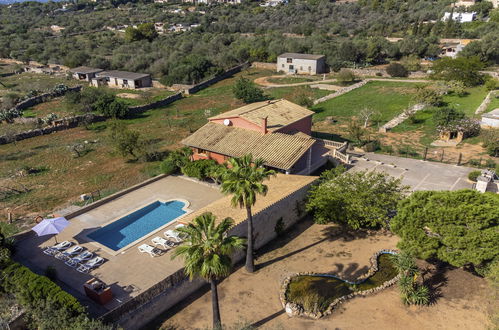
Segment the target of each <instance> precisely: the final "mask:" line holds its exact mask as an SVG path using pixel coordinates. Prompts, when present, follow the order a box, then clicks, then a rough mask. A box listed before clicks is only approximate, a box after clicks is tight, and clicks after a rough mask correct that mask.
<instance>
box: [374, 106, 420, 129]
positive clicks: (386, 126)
mask: <svg viewBox="0 0 499 330" xmlns="http://www.w3.org/2000/svg"><path fill="white" fill-rule="evenodd" d="M424 108H425V106H424V104H420V103H419V104H415V105H413V106H412V107H410V108H409V109H407V110H406V111H404V112H402V113H401V114H400V115H398V116H397V117H395V118H393V119H392V120H390V121H389V122H387V123H386V124H384V125H383V126H381V127H380V128H379V131H380V132H381V133H386V132H387V131H388V130H391V129H392V128H394V127H395V126H397V125H399V124H400V123H402V122H403V121H404V120H406V119H407V118H409V114H410V113H416V112H417V111H420V110H423V109H424Z"/></svg>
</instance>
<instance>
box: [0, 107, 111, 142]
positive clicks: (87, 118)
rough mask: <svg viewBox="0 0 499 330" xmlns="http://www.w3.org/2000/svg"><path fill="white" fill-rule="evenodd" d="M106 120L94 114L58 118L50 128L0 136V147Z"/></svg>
mask: <svg viewBox="0 0 499 330" xmlns="http://www.w3.org/2000/svg"><path fill="white" fill-rule="evenodd" d="M104 120H106V117H104V116H100V115H94V114H87V115H80V116H75V117H67V118H60V119H57V120H54V121H53V122H52V125H51V126H47V127H42V128H37V129H32V130H29V131H25V132H21V133H17V134H13V135H2V136H0V145H1V144H7V143H11V142H15V141H21V140H25V139H29V138H32V137H35V136H40V135H46V134H50V133H53V132H58V131H63V130H66V129H70V128H74V127H77V126H78V125H80V123H82V122H86V123H95V122H99V121H104Z"/></svg>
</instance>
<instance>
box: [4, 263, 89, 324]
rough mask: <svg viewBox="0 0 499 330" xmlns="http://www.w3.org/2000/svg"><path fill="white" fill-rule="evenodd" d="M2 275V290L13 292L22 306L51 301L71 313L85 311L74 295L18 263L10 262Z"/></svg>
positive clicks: (29, 306)
mask: <svg viewBox="0 0 499 330" xmlns="http://www.w3.org/2000/svg"><path fill="white" fill-rule="evenodd" d="M2 275H3V276H2V277H3V281H2V286H3V288H4V290H5V291H7V292H9V293H12V294H14V295H15V296H16V298H17V300H18V301H19V302H20V303H21V304H22V305H23V306H27V307H28V308H34V307H36V306H38V305H39V304H40V303H42V302H43V301H51V302H53V303H54V305H55V306H57V307H58V308H66V309H67V310H68V311H69V312H70V313H71V314H72V315H76V314H80V313H83V312H84V311H85V309H84V308H83V306H82V305H80V303H79V302H78V300H76V298H75V297H73V296H72V295H70V294H69V293H67V292H65V291H63V290H62V289H61V288H60V287H59V286H58V285H57V284H55V283H54V282H52V281H51V280H49V279H48V278H47V277H45V276H41V275H37V274H35V273H33V272H32V271H31V270H29V269H28V268H26V267H24V266H22V265H20V264H18V263H15V262H14V263H12V264H10V265H9V266H8V267H6V268H5V269H4V270H3V271H2Z"/></svg>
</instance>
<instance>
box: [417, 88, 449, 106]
mask: <svg viewBox="0 0 499 330" xmlns="http://www.w3.org/2000/svg"><path fill="white" fill-rule="evenodd" d="M413 98H414V101H415V102H417V103H422V104H426V105H432V106H440V105H441V104H442V102H443V99H442V95H440V93H439V92H438V91H436V90H434V89H432V88H429V87H426V86H416V94H414V97H413Z"/></svg>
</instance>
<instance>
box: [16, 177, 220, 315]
mask: <svg viewBox="0 0 499 330" xmlns="http://www.w3.org/2000/svg"><path fill="white" fill-rule="evenodd" d="M221 197H222V195H221V194H220V192H219V191H218V189H217V188H214V187H212V186H209V185H207V184H203V183H198V182H195V181H193V180H190V179H187V178H183V177H176V176H168V177H166V178H163V179H160V180H158V181H156V182H153V183H151V184H148V185H146V186H144V187H142V188H139V189H137V190H135V191H132V192H130V193H127V194H126V195H124V196H121V197H119V198H117V199H115V200H112V201H110V202H108V203H105V204H103V205H101V206H99V207H97V208H95V209H92V210H90V211H88V212H86V213H84V214H82V215H80V216H77V217H75V218H72V219H71V220H70V222H71V224H70V225H69V226H68V227H67V228H66V229H65V230H64V231H63V232H62V233H61V234H60V235H58V236H57V239H58V241H59V242H61V241H63V240H69V241H72V242H74V243H78V244H79V245H81V246H83V247H85V248H86V249H88V250H89V251H91V252H94V254H96V255H98V256H101V257H103V258H105V259H106V262H105V263H104V264H103V265H101V266H100V267H99V268H97V269H95V270H93V271H92V272H91V273H90V274H81V273H79V272H77V271H76V270H74V269H72V268H70V267H68V266H66V265H65V264H64V262H62V261H60V260H57V259H55V258H54V257H50V256H47V255H45V254H44V253H42V250H43V249H44V248H45V247H47V246H51V245H53V244H54V238H52V236H42V237H37V236H36V234H35V233H34V232H31V234H30V235H29V236H28V238H27V239H24V240H22V241H20V242H18V252H17V253H16V259H17V260H18V261H19V262H21V263H22V264H25V265H26V266H28V267H29V268H31V269H32V270H34V271H35V272H38V273H42V274H43V272H44V271H45V269H46V268H47V266H50V265H51V266H54V267H55V268H56V270H57V275H58V278H59V280H60V281H62V282H63V283H62V286H63V288H64V289H66V290H67V291H69V292H70V293H72V294H74V295H76V296H78V297H80V298H82V297H81V296H80V295H79V294H81V295H84V291H83V283H85V282H86V281H87V280H89V279H90V278H92V277H97V278H99V279H100V280H102V281H104V282H105V283H106V284H108V285H111V287H112V291H113V293H114V295H115V299H114V300H113V301H112V302H110V303H108V304H107V305H106V306H104V308H98V307H97V305H95V304H92V303H90V302H88V301H86V300H85V301H84V302H87V305H89V307H90V310H91V312H93V314H102V313H104V312H106V311H107V310H110V309H113V308H114V307H116V306H118V305H119V304H121V303H122V302H125V301H127V300H129V299H130V298H131V297H134V296H136V295H138V294H139V293H141V292H143V291H144V290H146V289H148V288H149V287H151V286H152V285H154V284H156V283H157V282H159V281H161V280H163V279H164V278H165V277H167V276H168V275H170V274H172V273H174V272H176V271H177V270H179V269H180V268H181V267H182V265H183V263H182V261H181V260H180V259H179V260H171V257H170V255H171V253H165V254H164V255H162V256H160V257H156V258H152V257H150V256H149V255H148V254H145V253H141V252H139V251H138V249H137V246H138V245H140V244H143V243H148V244H151V239H152V238H153V237H155V236H162V235H163V232H164V229H162V230H160V231H158V232H156V233H154V232H153V233H151V234H149V235H148V236H145V237H143V239H142V240H141V241H139V242H137V243H136V244H134V245H133V246H131V247H129V248H126V250H125V251H124V252H122V253H119V254H116V253H110V251H111V250H108V251H106V250H107V249H105V248H103V247H102V246H101V245H98V244H96V243H95V242H91V241H89V239H87V238H86V235H87V234H88V233H89V232H91V231H93V230H95V229H97V228H100V227H102V226H103V225H105V224H107V223H108V222H110V221H113V220H115V219H117V218H120V217H121V216H123V215H125V214H127V213H128V212H131V211H133V210H135V209H138V208H141V207H143V206H145V205H147V204H150V203H151V202H154V201H156V200H158V199H160V200H169V199H185V200H187V201H189V203H190V205H189V209H190V210H193V211H196V210H199V209H201V208H203V207H204V206H206V205H208V204H210V203H212V202H214V201H216V200H218V199H220V198H221ZM172 225H174V224H172ZM78 293H79V294H78Z"/></svg>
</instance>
